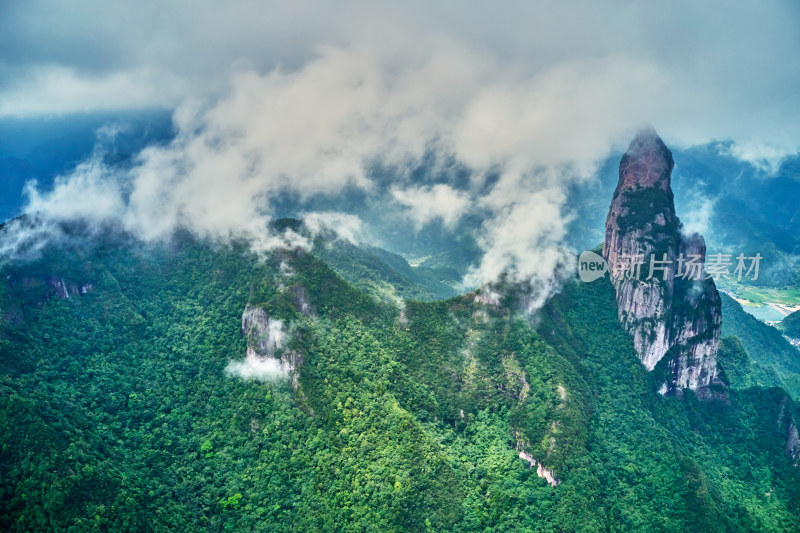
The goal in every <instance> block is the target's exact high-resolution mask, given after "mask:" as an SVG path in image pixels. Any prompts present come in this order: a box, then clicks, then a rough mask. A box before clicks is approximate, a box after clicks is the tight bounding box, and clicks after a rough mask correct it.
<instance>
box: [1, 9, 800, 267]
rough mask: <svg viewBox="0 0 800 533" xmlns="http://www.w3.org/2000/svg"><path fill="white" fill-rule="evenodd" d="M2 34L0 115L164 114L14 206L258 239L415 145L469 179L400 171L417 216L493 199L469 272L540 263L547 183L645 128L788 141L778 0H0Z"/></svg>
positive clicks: (797, 69)
mask: <svg viewBox="0 0 800 533" xmlns="http://www.w3.org/2000/svg"><path fill="white" fill-rule="evenodd" d="M0 50H2V52H0V116H36V115H42V114H53V113H58V114H68V113H71V112H77V111H87V110H99V109H105V110H107V109H137V108H146V107H159V106H160V107H166V108H169V109H175V122H176V125H177V128H178V132H179V133H178V138H177V139H176V141H175V142H174V143H173V144H172V145H171V146H170V147H167V148H161V149H153V150H148V151H146V152H144V153H143V154H142V155H141V156H140V163H141V164H140V166H139V167H138V168H137V169H134V171H133V172H131V173H128V174H126V175H124V176H121V175H119V174H118V173H115V172H112V171H110V170H109V169H104V168H101V167H98V165H97V164H96V162H87V164H86V165H84V166H83V167H81V168H79V170H78V171H77V172H76V173H74V174H73V175H72V176H68V177H65V178H64V179H63V180H62V182H61V183H60V188H59V187H57V188H56V191H55V192H53V193H48V194H39V193H38V192H37V191H35V190H31V204H30V208H32V209H38V210H42V211H45V212H47V211H48V210H49V211H50V212H53V213H59V216H67V215H79V214H81V213H82V212H80V209H89V207H90V206H91V208H92V210H93V211H94V212H98V213H102V216H110V215H111V214H114V215H115V216H118V217H120V218H122V219H123V220H124V221H125V223H126V224H127V225H128V227H130V228H132V229H136V230H138V231H140V232H141V234H142V235H143V236H145V237H147V238H155V237H158V236H160V235H163V234H165V233H166V232H168V231H170V230H171V228H174V227H175V226H176V225H178V224H182V225H189V226H191V227H193V228H194V229H196V230H197V231H198V232H199V233H200V234H203V235H207V236H212V237H224V236H225V235H231V234H240V233H245V234H255V233H258V232H259V231H261V228H263V223H264V220H265V219H267V218H269V215H270V212H269V206H268V204H269V199H270V197H271V195H274V194H276V193H277V192H279V191H286V190H290V191H292V192H294V193H296V194H298V195H300V196H303V195H309V194H318V193H320V192H321V193H324V194H331V195H333V194H336V193H337V191H340V190H341V189H342V188H343V187H345V186H350V187H360V188H363V189H365V190H369V189H370V188H371V187H372V186H373V185H372V183H371V182H370V179H369V176H368V175H367V173H365V171H364V168H365V165H366V163H367V162H368V161H374V160H376V159H379V160H381V161H382V162H384V163H387V164H390V165H395V166H396V167H398V168H402V167H403V166H404V165H406V164H407V163H408V162H409V161H415V160H419V159H420V158H421V157H422V156H423V154H424V153H426V152H429V151H431V150H433V151H435V152H441V153H443V154H447V155H448V156H451V157H454V158H455V159H457V160H458V161H459V162H461V163H463V164H464V165H466V166H467V167H469V168H471V169H473V171H474V172H473V178H471V183H469V184H466V185H465V184H453V183H443V184H440V185H437V186H431V185H430V184H428V185H426V186H421V185H419V184H415V183H411V182H409V181H408V180H407V179H405V177H404V176H403V175H402V172H401V173H399V174H398V179H397V183H396V184H395V185H394V186H393V187H392V190H391V195H390V200H392V201H393V202H394V203H395V204H396V205H397V206H398V208H403V209H407V210H408V212H409V219H410V220H411V221H412V223H413V226H414V227H419V226H420V225H424V224H426V223H428V222H430V221H431V220H435V219H437V218H438V219H440V220H442V221H443V222H444V223H445V225H450V226H451V225H455V224H456V223H457V222H458V220H459V218H460V217H461V216H463V215H464V214H465V213H469V212H471V211H474V210H475V209H482V210H488V211H489V212H491V213H494V215H495V216H494V217H492V218H491V219H489V220H487V223H486V225H485V226H484V230H485V232H484V234H483V235H482V236H480V237H481V238H480V240H481V242H482V243H483V246H484V247H485V249H486V257H485V261H484V264H482V265H481V267H480V269H479V271H478V272H476V273H475V277H474V279H473V281H475V282H477V281H480V280H485V279H489V278H491V277H492V276H494V275H496V274H497V273H498V272H499V271H500V270H501V269H503V268H507V267H508V266H509V265H514V266H515V267H518V268H519V267H521V266H522V270H525V271H526V272H525V274H526V275H534V276H535V275H536V273H537V270H536V268H538V267H532V266H531V267H530V268H527V270H526V269H525V268H524V265H532V264H534V263H536V264H546V265H547V266H546V269H551V268H552V266H553V264H554V261H557V258H555V259H554V258H553V256H552V255H547V257H546V258H545V257H544V255H546V253H545V252H552V250H553V249H555V247H557V245H558V242H559V240H560V239H561V238H562V236H563V231H562V226H563V224H562V222H563V220H565V219H566V218H567V217H568V216H569V214H568V213H567V209H566V207H568V206H564V197H565V196H564V192H563V191H564V187H565V186H566V185H567V184H569V183H574V182H576V181H578V182H579V181H580V180H585V179H591V177H592V175H593V171H594V169H595V168H596V165H597V164H598V162H600V161H601V160H602V159H603V158H604V157H606V156H607V155H608V154H609V153H611V152H612V151H613V150H618V149H619V148H620V147H622V146H624V144H625V143H626V142H627V141H628V140H629V139H630V136H631V135H632V133H633V132H634V131H635V130H636V129H637V128H638V127H640V126H641V125H642V124H645V123H647V124H652V125H653V126H655V127H656V129H657V130H658V131H659V133H660V134H661V135H662V137H664V138H665V140H666V141H667V143H668V144H671V145H675V146H690V145H693V144H699V143H705V142H708V141H710V140H714V139H717V140H723V139H731V140H733V141H734V143H735V144H734V145H733V151H734V153H735V154H736V155H737V156H739V157H741V158H743V159H746V160H750V161H753V162H756V163H760V164H764V163H775V162H776V161H779V160H780V158H781V157H783V156H785V155H787V154H793V153H796V152H797V151H798V148H800V128H798V127H797V124H800V98H798V89H797V88H798V87H800V3H798V2H796V1H785V2H770V1H761V2H730V1H700V2H698V1H688V2H681V1H671V2H644V1H612V2H597V1H586V2H556V1H540V2H531V1H526V2H492V3H491V5H490V4H489V3H488V2H484V3H477V2H464V1H445V2H429V1H410V2H409V1H406V2H387V1H378V2H376V1H364V2H359V1H346V2H336V3H334V2H322V1H319V2H303V1H287V2H255V1H242V0H239V1H232V2H219V1H192V2H188V1H181V2H163V1H159V2H153V1H137V2H102V1H83V2H81V1H73V2H61V1H55V0H54V1H49V2H48V1H31V2H3V3H2V4H0ZM490 169H494V170H497V169H500V170H501V172H502V178H501V179H500V180H499V181H498V182H497V183H496V184H495V185H493V186H492V188H491V190H489V191H488V193H487V191H486V187H485V182H484V181H483V179H484V178H485V176H486V175H487V172H488V171H489V170H490ZM478 191H480V192H478ZM76 198H77V199H81V200H82V201H80V202H78V201H75V199H76ZM87 199H95V200H97V201H96V202H94V201H90V200H87ZM543 205H544V206H547V208H546V209H543V208H540V207H541V206H543ZM80 206H84V207H80ZM526 220H527V221H529V222H528V223H527V224H528V225H527V226H526V224H522V225H523V226H526V227H524V228H523V229H522V230H520V228H519V226H520V224H521V223H522V222H523V221H526ZM520 231H521V233H520ZM534 245H535V246H534ZM534 247H536V249H541V250H543V252H542V254H544V255H542V256H539V255H536V254H538V252H531V249H532V248H534ZM532 253H533V254H534V256H533V257H532V256H531V254H532Z"/></svg>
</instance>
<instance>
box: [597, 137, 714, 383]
mask: <svg viewBox="0 0 800 533" xmlns="http://www.w3.org/2000/svg"><path fill="white" fill-rule="evenodd" d="M672 167H673V160H672V153H671V152H670V151H669V149H668V148H667V147H666V146H665V145H664V142H663V141H662V140H661V138H660V137H659V136H658V134H657V133H656V132H655V131H654V130H652V129H644V130H642V131H640V132H639V133H638V134H637V135H636V137H635V138H634V139H633V141H632V142H631V144H630V146H629V147H628V150H627V152H625V155H623V156H622V160H621V161H620V165H619V183H618V184H617V188H616V190H615V191H614V198H613V200H612V201H611V208H610V209H609V212H608V217H607V218H606V239H605V243H604V245H603V257H605V259H606V261H607V262H608V269H609V271H610V273H611V282H612V283H613V285H614V288H615V289H616V293H617V310H618V314H619V319H620V322H621V323H622V325H623V326H624V327H625V329H627V330H628V332H629V333H630V334H631V335H632V336H633V342H634V347H635V348H636V351H637V353H638V354H639V358H640V359H641V361H642V363H643V364H644V365H645V366H646V367H647V369H648V370H653V369H654V368H656V367H657V366H659V368H665V369H666V370H667V377H666V379H665V382H664V384H663V385H662V386H661V389H660V392H661V393H662V394H664V393H675V394H680V393H681V391H682V389H684V388H689V389H695V390H698V389H704V388H706V387H707V386H708V385H710V384H712V383H715V382H718V381H719V380H718V367H717V349H718V347H719V336H720V324H721V312H720V298H719V293H718V292H717V289H716V286H715V285H714V280H713V279H705V278H706V274H705V272H703V271H702V263H703V262H704V261H705V251H706V250H705V241H704V240H703V237H702V236H700V235H699V234H696V233H695V234H692V235H684V234H683V232H682V229H683V227H682V225H681V222H680V220H678V217H677V216H676V215H675V206H674V203H673V195H672V189H671V187H670V180H671V177H672V176H671V174H672ZM695 265H697V266H695ZM662 360H663V361H664V362H663V363H661V361H662ZM659 363H661V365H659Z"/></svg>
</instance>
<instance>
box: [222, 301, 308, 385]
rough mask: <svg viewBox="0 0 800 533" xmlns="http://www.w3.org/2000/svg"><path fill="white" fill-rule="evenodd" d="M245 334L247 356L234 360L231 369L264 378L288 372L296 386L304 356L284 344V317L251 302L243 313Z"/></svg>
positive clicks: (284, 375) (256, 377)
mask: <svg viewBox="0 0 800 533" xmlns="http://www.w3.org/2000/svg"><path fill="white" fill-rule="evenodd" d="M242 335H243V336H245V337H246V338H247V357H246V359H245V362H244V363H234V366H233V367H232V369H231V370H232V371H233V372H234V373H238V374H240V375H242V376H243V377H246V378H253V379H264V380H273V379H276V378H279V377H287V376H289V377H290V378H291V381H292V385H293V386H294V387H295V388H297V386H298V378H297V370H298V369H299V367H300V366H301V365H302V364H303V356H302V354H301V353H299V352H297V351H296V350H290V349H286V348H285V342H286V329H285V328H284V323H283V321H281V320H278V319H275V318H272V317H270V316H269V315H268V314H267V312H266V311H264V309H262V308H261V307H257V306H252V305H249V304H248V305H247V306H246V307H245V309H244V312H243V313H242ZM235 369H238V370H235Z"/></svg>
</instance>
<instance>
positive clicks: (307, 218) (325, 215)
mask: <svg viewBox="0 0 800 533" xmlns="http://www.w3.org/2000/svg"><path fill="white" fill-rule="evenodd" d="M301 216H302V219H303V222H304V223H305V225H306V227H307V228H308V230H309V231H310V232H311V233H312V234H313V235H318V234H320V233H323V232H324V231H325V230H330V231H333V232H334V233H335V234H336V236H337V237H338V238H340V239H344V240H346V241H349V242H351V243H353V244H359V243H361V242H363V241H364V223H363V222H362V220H361V219H360V218H358V217H357V216H356V215H351V214H348V213H339V212H336V211H315V212H311V213H303V214H302V215H301Z"/></svg>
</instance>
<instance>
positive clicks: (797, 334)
mask: <svg viewBox="0 0 800 533" xmlns="http://www.w3.org/2000/svg"><path fill="white" fill-rule="evenodd" d="M781 330H783V333H784V334H785V335H786V336H787V337H791V338H792V339H800V311H795V312H794V313H792V314H791V315H789V316H787V317H786V318H784V319H783V320H781Z"/></svg>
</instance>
